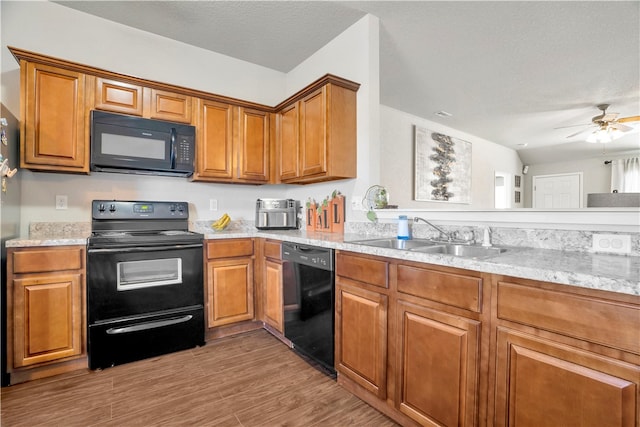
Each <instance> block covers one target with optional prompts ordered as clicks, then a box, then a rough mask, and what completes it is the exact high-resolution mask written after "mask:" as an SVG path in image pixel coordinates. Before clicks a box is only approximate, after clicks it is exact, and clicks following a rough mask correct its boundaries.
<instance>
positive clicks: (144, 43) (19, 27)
mask: <svg viewBox="0 0 640 427" xmlns="http://www.w3.org/2000/svg"><path fill="white" fill-rule="evenodd" d="M0 7H1V8H2V16H1V19H2V29H1V38H2V40H1V41H2V93H1V99H2V102H3V104H4V105H5V106H6V107H7V108H8V109H9V110H10V111H11V112H12V113H13V114H14V115H15V116H16V117H19V116H20V92H19V90H20V78H19V67H18V64H17V62H16V61H15V59H14V58H13V57H12V56H11V53H10V52H9V50H8V49H7V46H14V47H17V48H20V49H26V50H30V51H33V52H38V53H42V54H46V55H50V56H54V57H59V58H62V59H67V60H71V61H75V62H79V63H83V64H88V65H92V66H96V67H100V68H104V69H107V70H110V71H116V72H119V73H123V74H128V75H134V76H138V77H142V78H146V79H150V80H156V81H162V82H166V83H171V84H176V85H180V86H185V87H190V88H194V89H199V90H204V91H208V92H212V93H217V94H221V95H225V96H230V97H234V98H238V99H244V100H248V101H253V102H258V103H262V104H265V105H271V106H273V105H276V104H278V103H279V102H281V101H283V100H284V99H286V98H287V97H288V96H289V95H291V94H293V93H295V92H296V91H297V90H299V89H302V88H303V87H304V86H305V85H307V84H308V83H310V82H312V81H314V80H316V79H317V78H318V77H320V76H322V75H324V74H326V73H328V72H329V73H333V74H336V75H338V76H341V77H345V78H348V79H351V80H354V81H356V82H358V83H361V84H362V86H361V88H360V90H359V92H358V108H359V111H358V141H359V142H358V143H359V147H358V150H359V153H362V154H363V156H362V157H361V158H360V157H359V161H358V173H359V176H363V177H364V178H362V179H363V180H365V181H367V182H368V177H367V165H368V162H369V160H370V159H367V157H366V153H367V152H368V150H367V144H368V143H369V142H370V141H374V142H375V139H376V136H377V131H376V130H375V129H374V130H373V131H372V130H371V129H370V126H369V122H370V121H373V122H377V120H370V117H371V115H372V114H373V115H375V116H377V104H378V96H377V94H378V78H377V72H378V71H377V70H378V61H377V52H378V44H377V43H378V42H377V26H378V21H377V19H376V18H373V17H365V18H363V20H361V21H360V22H358V23H356V24H355V25H354V26H353V27H352V28H349V29H347V30H346V31H345V32H344V33H343V34H341V35H340V36H338V37H336V39H335V40H333V41H332V42H330V43H329V44H327V46H325V47H324V48H322V49H321V50H320V51H319V52H318V53H316V54H315V55H313V56H312V57H310V58H309V59H308V60H307V61H305V62H304V63H302V64H300V66H299V67H297V68H296V69H294V70H293V71H291V72H290V73H289V75H286V74H283V73H280V72H277V71H274V70H270V69H267V68H264V67H261V66H257V65H253V64H250V63H247V62H244V61H240V60H237V59H233V58H230V57H227V56H224V55H220V54H217V53H214V52H209V51H206V50H203V49H200V48H197V47H194V46H190V45H186V44H184V43H180V42H176V41H173V40H169V39H166V38H163V37H160V36H156V35H154V34H150V33H146V32H144V31H139V30H136V29H133V28H130V27H126V26H124V25H120V24H116V23H113V22H111V21H107V20H104V19H102V18H97V17H94V16H91V15H88V14H84V13H82V12H78V11H75V10H72V9H69V8H66V7H64V6H61V5H58V4H55V3H51V2H41V1H38V2H14V1H2V2H1V3H0ZM372 37H374V38H375V40H373V41H371V38H372ZM371 69H373V71H371ZM369 92H371V94H370V93H369ZM371 134H374V135H376V136H371ZM373 151H376V152H377V149H376V150H373ZM20 174H21V177H22V184H21V207H22V210H21V234H23V235H24V234H26V233H27V230H28V225H29V223H30V222H39V221H83V222H86V221H90V202H91V200H94V199H142V200H188V201H189V202H190V203H191V210H192V212H191V213H192V216H191V217H192V219H194V220H202V219H213V218H217V217H219V216H220V215H221V214H222V212H228V213H229V214H230V215H231V217H232V218H235V219H240V218H244V219H251V220H252V219H253V215H254V209H255V199H257V198H258V197H293V198H297V199H300V200H305V199H306V198H307V197H309V196H311V197H315V198H318V199H321V198H323V197H324V196H326V195H328V194H329V193H330V192H331V191H333V189H334V188H337V189H339V190H340V191H341V192H342V193H343V194H345V195H347V197H350V196H351V192H352V191H353V188H358V184H357V181H358V180H359V179H360V178H358V180H349V181H339V182H336V183H335V184H319V185H309V186H304V187H299V186H291V185H266V186H248V185H230V184H210V183H194V182H190V181H189V180H187V179H184V178H171V177H148V176H140V175H119V174H109V173H92V174H91V175H90V176H84V175H70V174H53V173H45V172H32V171H28V170H21V171H20ZM366 185H367V184H366V183H365V184H362V185H360V187H366ZM56 194H64V195H67V196H68V205H69V209H67V210H56V209H55V208H54V207H55V204H54V202H55V195H56ZM210 198H214V199H217V200H218V211H209V199H210Z"/></svg>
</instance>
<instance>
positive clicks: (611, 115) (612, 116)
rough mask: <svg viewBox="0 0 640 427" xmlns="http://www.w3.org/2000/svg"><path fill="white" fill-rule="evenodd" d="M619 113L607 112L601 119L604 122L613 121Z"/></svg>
mask: <svg viewBox="0 0 640 427" xmlns="http://www.w3.org/2000/svg"><path fill="white" fill-rule="evenodd" d="M618 114H620V113H607V114H605V115H604V117H602V118H601V119H600V120H601V121H603V122H612V121H614V120H615V119H616V117H618Z"/></svg>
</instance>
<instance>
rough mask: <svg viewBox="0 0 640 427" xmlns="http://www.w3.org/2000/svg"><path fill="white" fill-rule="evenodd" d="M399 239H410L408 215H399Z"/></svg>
mask: <svg viewBox="0 0 640 427" xmlns="http://www.w3.org/2000/svg"><path fill="white" fill-rule="evenodd" d="M398 240H409V220H408V219H407V216H406V215H400V216H399V217H398Z"/></svg>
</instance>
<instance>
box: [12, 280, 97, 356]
mask: <svg viewBox="0 0 640 427" xmlns="http://www.w3.org/2000/svg"><path fill="white" fill-rule="evenodd" d="M81 285H82V275H81V274H80V273H73V274H48V275H33V276H25V277H23V278H20V279H14V280H13V367H14V368H19V367H22V366H29V365H33V364H36V363H42V362H49V361H52V360H56V359H62V358H65V357H69V356H76V355H79V354H81V353H82V337H83V334H82V330H83V328H84V324H83V321H82V295H81V292H82V288H81Z"/></svg>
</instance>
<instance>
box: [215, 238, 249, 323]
mask: <svg viewBox="0 0 640 427" xmlns="http://www.w3.org/2000/svg"><path fill="white" fill-rule="evenodd" d="M206 247H207V250H206V257H207V263H206V270H205V282H206V287H205V295H206V309H207V327H208V328H215V327H218V326H223V325H229V324H233V323H237V322H242V321H245V320H252V319H253V318H254V313H255V311H254V310H255V309H254V285H253V240H252V239H222V240H210V241H208V242H207V244H206Z"/></svg>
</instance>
